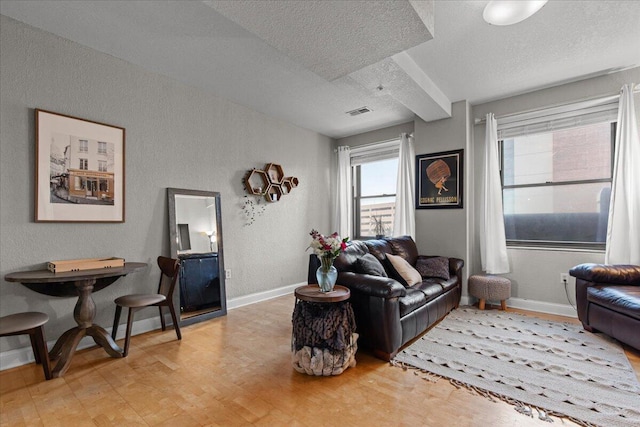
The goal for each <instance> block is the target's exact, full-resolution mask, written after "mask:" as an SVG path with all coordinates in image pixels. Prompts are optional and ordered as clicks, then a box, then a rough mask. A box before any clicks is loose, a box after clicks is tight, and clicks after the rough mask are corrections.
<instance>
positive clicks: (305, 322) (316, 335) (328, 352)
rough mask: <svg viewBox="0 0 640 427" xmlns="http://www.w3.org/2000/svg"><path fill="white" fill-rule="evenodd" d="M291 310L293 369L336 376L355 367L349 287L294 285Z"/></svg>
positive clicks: (354, 334) (356, 338) (354, 327)
mask: <svg viewBox="0 0 640 427" xmlns="http://www.w3.org/2000/svg"><path fill="white" fill-rule="evenodd" d="M294 295H295V297H296V303H295V307H294V310H293V318H292V324H293V333H292V336H291V351H292V364H293V368H294V369H295V370H296V371H298V372H300V373H304V374H308V375H318V376H330V375H339V374H341V373H342V372H344V370H345V369H347V368H349V367H355V366H356V359H355V355H356V351H357V350H358V345H357V341H358V334H357V333H355V329H356V322H355V317H354V315H353V309H352V308H351V303H349V301H348V300H349V297H350V296H351V292H350V291H349V288H346V287H344V286H340V285H336V286H335V287H334V289H333V291H331V292H321V291H320V288H319V287H318V286H317V285H307V286H301V287H299V288H297V289H296V290H295V292H294Z"/></svg>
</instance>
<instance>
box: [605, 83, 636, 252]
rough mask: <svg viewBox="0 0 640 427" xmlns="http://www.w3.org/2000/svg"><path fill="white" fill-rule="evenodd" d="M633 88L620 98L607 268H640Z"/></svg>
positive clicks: (627, 89) (627, 87)
mask: <svg viewBox="0 0 640 427" xmlns="http://www.w3.org/2000/svg"><path fill="white" fill-rule="evenodd" d="M633 87H634V86H633V84H631V85H624V86H623V87H622V94H621V95H620V106H619V109H618V125H617V129H616V143H615V154H614V165H613V182H612V184H611V202H610V205H609V224H608V226H607V246H606V252H605V263H606V264H635V265H640V139H639V138H638V123H637V120H636V115H635V108H634V101H633Z"/></svg>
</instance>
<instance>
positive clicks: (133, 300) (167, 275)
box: [111, 256, 182, 357]
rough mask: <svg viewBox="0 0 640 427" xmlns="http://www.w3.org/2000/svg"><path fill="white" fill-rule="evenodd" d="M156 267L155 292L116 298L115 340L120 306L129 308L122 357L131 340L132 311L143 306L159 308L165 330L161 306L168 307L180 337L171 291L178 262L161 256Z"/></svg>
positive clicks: (174, 285) (176, 277) (113, 333)
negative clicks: (159, 273)
mask: <svg viewBox="0 0 640 427" xmlns="http://www.w3.org/2000/svg"><path fill="white" fill-rule="evenodd" d="M158 267H160V271H161V272H162V274H161V275H160V283H159V285H158V293H157V294H131V295H124V296H121V297H119V298H116V300H115V303H116V315H115V318H114V319H113V330H112V332H111V337H112V338H113V339H114V340H115V339H116V334H117V332H118V324H119V322H120V313H121V312H122V307H127V308H129V317H128V318H127V334H126V336H125V340H124V352H123V353H122V357H127V354H129V341H130V340H131V326H132V325H133V313H134V312H136V311H138V310H140V309H142V308H145V307H152V306H155V307H158V309H159V310H160V322H161V324H162V330H163V331H164V330H166V324H165V320H164V315H163V314H162V307H169V311H170V312H171V318H172V319H173V327H174V328H175V330H176V335H177V336H178V339H179V340H181V339H182V334H181V333H180V325H178V317H177V316H176V311H175V308H174V306H173V291H174V289H175V287H176V283H177V282H178V276H179V274H178V273H179V271H180V262H179V261H178V260H177V259H172V258H167V257H163V256H159V257H158Z"/></svg>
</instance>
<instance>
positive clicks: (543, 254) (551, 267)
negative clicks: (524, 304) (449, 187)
mask: <svg viewBox="0 0 640 427" xmlns="http://www.w3.org/2000/svg"><path fill="white" fill-rule="evenodd" d="M638 82H640V68H633V69H630V70H626V71H622V72H618V73H614V74H608V75H605V76H601V77H596V78H592V79H588V80H582V81H578V82H573V83H568V84H565V85H561V86H556V87H552V88H548V89H544V90H538V91H535V92H531V93H527V94H523V95H519V96H514V97H510V98H505V99H501V100H498V101H493V102H489V103H485V104H480V105H475V106H474V107H473V117H474V118H484V117H485V116H486V114H487V113H489V112H492V113H494V114H495V115H496V117H499V116H502V115H507V114H513V113H519V112H522V111H528V110H535V109H540V108H544V107H549V106H552V105H560V104H566V103H571V102H575V101H580V100H584V99H589V98H596V97H601V96H607V95H614V94H616V93H618V92H619V91H620V88H621V87H622V85H623V84H625V83H638ZM635 102H636V113H640V98H639V97H638V96H637V95H636V97H635ZM473 137H474V142H473V143H474V147H475V159H474V162H475V171H476V172H475V173H474V177H473V180H474V181H475V182H476V183H478V185H477V189H478V190H479V189H480V188H481V187H480V182H481V179H482V177H481V176H480V173H481V171H482V162H483V153H484V147H485V141H484V139H485V126H484V124H479V125H476V126H475V129H474V134H473ZM480 196H481V192H480V191H477V192H476V195H475V198H476V203H479V200H480V199H479V197H480ZM478 219H479V218H478V217H477V216H476V217H475V219H474V222H475V224H474V226H475V227H478ZM472 244H473V248H474V249H473V253H474V256H473V258H472V259H471V263H470V264H471V267H470V269H471V274H473V273H477V272H480V271H481V262H480V252H479V247H480V246H479V245H480V244H479V237H478V235H477V233H476V234H475V235H474V239H473V242H472ZM507 252H508V256H509V264H510V267H511V273H510V274H507V275H505V276H506V277H509V278H510V279H511V282H512V290H511V294H512V296H513V297H517V298H522V299H526V300H533V301H537V302H544V303H550V304H552V305H553V304H568V301H567V296H566V293H565V289H564V286H562V285H561V284H560V273H567V272H568V271H569V269H570V268H571V267H573V266H575V265H577V264H581V263H584V262H594V263H603V262H604V252H603V251H566V250H562V251H561V250H543V249H523V248H518V249H516V248H512V249H508V250H507ZM569 285H570V286H569V287H568V290H569V295H570V296H571V301H574V295H575V280H574V279H573V278H572V277H570V279H569ZM541 309H544V308H543V307H541Z"/></svg>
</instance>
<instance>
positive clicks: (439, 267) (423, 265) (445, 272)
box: [416, 256, 451, 280]
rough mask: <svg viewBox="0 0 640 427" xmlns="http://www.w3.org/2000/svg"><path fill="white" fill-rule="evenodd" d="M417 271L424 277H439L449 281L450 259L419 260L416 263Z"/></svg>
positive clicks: (439, 257)
mask: <svg viewBox="0 0 640 427" xmlns="http://www.w3.org/2000/svg"><path fill="white" fill-rule="evenodd" d="M416 270H418V272H419V273H420V275H421V276H422V277H438V278H440V279H444V280H449V279H450V278H451V277H450V275H449V258H445V257H441V256H438V257H434V258H418V261H417V262H416Z"/></svg>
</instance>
